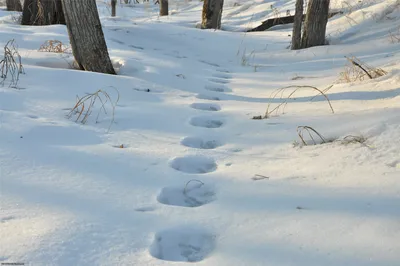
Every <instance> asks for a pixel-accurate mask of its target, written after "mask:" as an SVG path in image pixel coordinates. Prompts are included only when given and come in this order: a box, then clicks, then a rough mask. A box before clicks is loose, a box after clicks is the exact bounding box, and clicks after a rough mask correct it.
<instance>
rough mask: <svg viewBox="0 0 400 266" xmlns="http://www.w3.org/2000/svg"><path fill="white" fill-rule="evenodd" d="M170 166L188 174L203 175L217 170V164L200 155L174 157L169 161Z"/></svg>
mask: <svg viewBox="0 0 400 266" xmlns="http://www.w3.org/2000/svg"><path fill="white" fill-rule="evenodd" d="M170 166H171V167H172V168H173V169H175V170H178V171H181V172H184V173H189V174H205V173H209V172H213V171H215V170H216V169H217V164H216V163H215V161H214V160H213V159H211V158H208V157H205V156H201V155H188V156H185V157H176V158H174V159H172V160H171V161H170Z"/></svg>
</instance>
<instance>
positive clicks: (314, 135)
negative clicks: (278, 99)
mask: <svg viewBox="0 0 400 266" xmlns="http://www.w3.org/2000/svg"><path fill="white" fill-rule="evenodd" d="M297 135H298V136H299V139H300V142H297V141H295V142H294V143H293V146H294V147H303V146H310V145H320V144H326V143H333V142H335V143H339V144H342V145H349V144H357V143H358V144H361V145H363V146H365V147H367V148H370V149H371V147H370V146H368V145H367V144H366V141H367V138H365V137H364V136H362V135H347V136H345V137H344V138H341V139H340V138H326V137H324V136H323V135H322V134H321V133H319V132H318V131H317V130H316V129H314V128H313V127H310V126H298V127H297Z"/></svg>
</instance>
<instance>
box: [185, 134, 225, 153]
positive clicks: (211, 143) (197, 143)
mask: <svg viewBox="0 0 400 266" xmlns="http://www.w3.org/2000/svg"><path fill="white" fill-rule="evenodd" d="M181 144H182V145H183V146H186V147H190V148H196V149H206V150H207V149H215V148H217V147H219V146H222V144H221V143H220V142H219V141H216V140H214V139H202V138H198V137H185V138H183V139H182V140H181Z"/></svg>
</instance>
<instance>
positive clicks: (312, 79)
mask: <svg viewBox="0 0 400 266" xmlns="http://www.w3.org/2000/svg"><path fill="white" fill-rule="evenodd" d="M97 3H98V8H99V13H100V17H101V21H102V25H103V31H104V34H105V38H106V41H107V45H108V48H109V53H110V56H111V58H112V61H113V63H114V65H115V67H116V69H117V71H118V75H117V76H112V75H104V74H99V73H90V72H83V71H77V70H74V69H72V68H71V66H72V64H73V57H72V55H71V54H67V53H66V54H56V53H48V52H39V51H38V49H39V47H40V46H41V45H42V44H43V43H44V42H45V41H46V40H52V39H57V40H60V41H62V42H63V43H64V44H68V34H67V31H66V28H65V26H61V25H53V26H44V27H29V26H19V25H18V24H17V23H16V19H17V18H18V13H15V12H6V11H5V8H4V7H3V8H2V9H1V10H0V46H2V47H3V46H4V45H5V44H6V42H7V41H8V40H10V39H15V41H16V43H17V44H18V50H19V52H20V54H21V57H22V61H23V66H24V69H25V74H23V75H21V76H20V80H19V83H18V89H15V88H10V87H9V82H10V80H8V79H7V80H6V82H5V84H4V86H3V87H1V88H0V91H1V93H0V129H1V130H0V181H1V182H0V191H1V213H0V261H1V262H2V263H6V262H24V263H25V264H26V265H177V264H179V265H181V264H182V265H188V264H195V265H221V266H222V265H399V263H400V242H399V241H398V239H400V224H399V218H400V208H399V200H400V183H399V182H400V181H399V178H400V141H399V140H400V116H399V113H400V87H399V86H400V44H399V43H398V42H393V41H392V40H391V38H390V35H391V34H394V33H395V32H397V31H398V27H399V24H400V4H399V3H398V1H396V0H386V1H384V0H369V1H356V0H349V1H342V0H336V1H332V10H344V14H339V15H336V16H334V17H332V18H331V19H330V21H329V23H328V32H327V35H328V39H329V41H330V44H331V45H327V46H321V47H313V48H310V49H305V50H298V51H291V50H289V49H287V47H288V46H289V44H290V36H289V35H290V34H291V25H286V26H280V27H275V28H274V29H272V30H269V31H266V32H254V33H244V32H243V31H244V30H246V29H248V28H251V27H255V26H257V25H259V24H260V23H261V22H262V21H263V20H265V19H267V18H271V17H273V16H274V12H275V13H276V12H279V13H280V14H286V11H287V10H290V11H291V12H292V13H293V12H294V5H295V1H294V0H290V1H283V0H276V1H261V0H256V1H247V0H240V1H226V3H225V6H224V13H223V17H222V23H223V29H222V30H217V31H214V30H200V29H197V28H196V25H197V24H198V23H199V22H200V18H201V8H202V3H201V2H193V1H192V2H190V1H189V2H188V1H172V2H170V10H171V13H172V15H170V16H168V17H158V16H157V9H158V6H156V5H153V3H151V2H150V3H144V4H142V3H141V4H131V5H118V9H117V14H118V17H116V18H111V17H110V10H109V8H108V6H107V5H106V4H105V3H104V1H98V2H97ZM235 3H236V4H235ZM271 5H272V8H271ZM345 56H347V57H353V56H356V57H357V58H359V59H360V60H362V61H364V62H366V63H367V64H368V65H370V66H374V67H379V68H382V69H384V70H385V71H386V72H387V74H386V75H384V76H382V77H379V78H376V79H372V80H368V79H365V80H361V81H354V82H339V79H340V73H341V72H343V71H344V69H345V65H346V64H347V63H348V62H347V60H346V58H345ZM293 85H298V86H300V85H303V86H314V87H316V88H319V89H321V90H324V89H326V88H328V87H329V86H330V85H334V86H333V87H332V88H330V89H329V90H328V91H326V95H327V97H328V98H329V100H330V102H331V104H332V107H333V109H334V113H332V112H331V109H330V107H329V105H328V103H327V101H326V100H325V98H324V97H322V96H317V95H318V93H317V92H316V91H315V90H313V89H301V90H298V91H297V92H296V93H295V94H294V97H295V99H292V100H289V101H288V103H287V105H286V106H285V109H284V112H282V111H283V109H280V110H278V112H274V113H273V114H272V115H271V116H270V117H269V118H268V119H263V120H253V119H251V118H252V117H253V116H259V115H264V113H265V111H266V109H267V106H268V104H270V108H271V109H273V108H275V107H276V106H277V105H278V104H279V103H281V102H282V99H280V97H281V94H279V96H278V97H277V98H271V94H272V93H274V92H275V91H276V89H278V88H282V87H286V86H293ZM100 89H101V90H103V91H105V92H107V93H108V94H109V96H110V99H111V101H112V102H114V103H115V102H116V100H117V98H118V96H119V101H118V102H116V105H115V113H114V116H113V115H112V106H111V105H110V103H109V102H108V103H107V104H106V105H105V108H106V109H107V114H104V113H100V116H99V118H98V119H96V116H97V113H98V111H99V110H100V105H99V104H98V103H99V102H97V103H96V105H95V106H94V109H93V113H92V114H91V115H90V116H89V118H88V121H87V123H86V124H81V123H79V122H75V119H76V118H77V116H72V117H71V118H70V119H68V118H67V117H66V116H67V115H68V113H69V112H70V108H72V107H73V106H74V105H75V103H76V97H77V96H79V97H82V96H84V95H85V94H86V93H94V92H96V91H97V90H100ZM290 92H291V91H290V90H287V91H285V92H283V98H285V97H287V96H288V94H289V93H290ZM314 96H317V97H314ZM312 97H314V98H313V100H310V99H311V98H312ZM298 126H310V127H313V128H314V129H316V130H317V131H318V132H320V133H321V134H322V135H323V137H324V138H325V139H327V140H332V139H333V140H335V141H333V142H329V143H325V144H319V143H320V142H321V141H320V140H319V139H318V137H316V138H315V140H316V141H318V145H308V146H303V147H302V146H301V145H300V144H301V141H300V139H299V136H298V133H297V127H298ZM348 136H358V137H363V138H365V142H352V141H349V138H348ZM304 137H305V138H307V140H308V143H312V141H311V140H310V139H309V138H308V134H307V133H306V132H305V133H304ZM346 137H347V138H346ZM350 140H351V139H350Z"/></svg>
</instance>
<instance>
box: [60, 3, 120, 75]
mask: <svg viewBox="0 0 400 266" xmlns="http://www.w3.org/2000/svg"><path fill="white" fill-rule="evenodd" d="M62 4H63V8H64V14H65V20H66V22H67V29H68V35H69V39H70V42H71V47H72V52H73V54H74V57H75V60H76V62H77V63H78V65H79V67H80V68H81V69H82V70H86V71H92V72H100V73H107V74H116V73H115V70H114V67H113V65H112V63H111V60H110V56H109V54H108V50H107V44H106V41H105V39H104V34H103V29H102V28H101V23H100V18H99V13H98V11H97V6H96V0H79V1H77V0H62Z"/></svg>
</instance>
